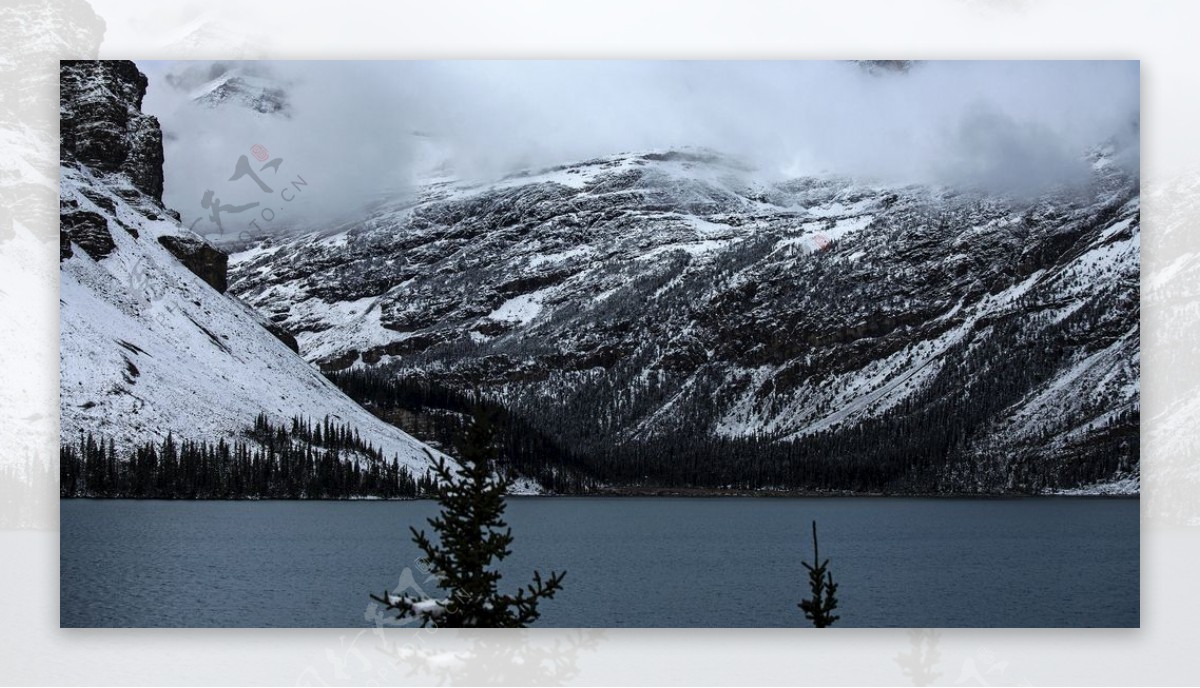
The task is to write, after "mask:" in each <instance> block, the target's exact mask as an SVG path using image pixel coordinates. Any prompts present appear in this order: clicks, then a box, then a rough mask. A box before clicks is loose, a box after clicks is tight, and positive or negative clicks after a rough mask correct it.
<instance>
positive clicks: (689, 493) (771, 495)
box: [58, 488, 1141, 503]
mask: <svg viewBox="0 0 1200 688" xmlns="http://www.w3.org/2000/svg"><path fill="white" fill-rule="evenodd" d="M505 498H506V499H529V500H536V499H589V498H590V499H638V498H642V499H646V498H651V499H977V500H989V499H991V500H998V499H1141V493H1140V492H1138V493H1132V494H1054V493H1032V492H994V493H987V492H983V493H981V492H934V493H920V492H895V493H891V492H811V491H798V490H771V491H753V490H711V489H701V488H613V489H611V490H603V491H597V492H590V493H586V494H529V493H525V494H509V495H505ZM58 500H59V502H60V503H61V502H65V501H74V500H80V501H96V502H103V501H126V502H154V501H157V502H420V501H431V502H432V501H437V497H436V496H432V495H431V496H428V497H390V498H385V497H93V496H70V497H62V496H60V497H59V498H58Z"/></svg>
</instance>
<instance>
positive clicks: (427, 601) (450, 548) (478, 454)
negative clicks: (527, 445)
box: [371, 411, 566, 628]
mask: <svg viewBox="0 0 1200 688" xmlns="http://www.w3.org/2000/svg"><path fill="white" fill-rule="evenodd" d="M492 440H493V432H492V423H491V419H490V418H488V417H487V416H486V415H485V414H484V413H483V412H482V411H476V413H475V417H474V419H473V421H472V423H471V426H470V428H469V429H468V431H467V434H466V437H465V438H464V440H463V441H462V442H460V443H459V454H460V459H459V464H460V465H459V467H458V468H454V469H451V468H450V467H449V466H448V465H447V464H446V463H445V461H443V460H441V459H439V460H437V461H436V462H435V463H434V467H433V472H434V474H435V476H436V478H437V482H438V484H439V490H438V504H440V505H441V507H442V509H441V512H440V513H439V514H438V515H437V516H436V517H434V518H431V519H429V525H430V526H431V527H432V528H433V530H434V531H435V532H436V533H437V534H438V537H439V542H437V543H434V542H433V541H432V540H430V539H429V537H428V536H427V535H426V534H425V531H419V532H418V531H417V529H416V528H411V527H410V528H409V530H411V531H412V535H413V542H415V543H416V544H417V546H418V547H420V548H421V551H423V552H424V553H425V556H424V560H425V564H426V565H427V566H428V568H429V572H430V574H431V575H433V576H434V577H435V578H437V579H438V586H439V587H440V588H441V589H442V590H443V591H445V592H446V593H447V596H446V597H445V598H444V599H433V598H430V597H426V596H420V597H417V596H412V595H409V594H408V593H404V594H401V595H399V596H396V595H389V594H387V593H386V592H385V593H384V594H383V595H382V596H376V595H372V596H371V598H372V599H374V600H376V601H377V602H380V603H382V604H384V605H386V607H387V608H388V609H389V610H391V611H395V612H396V614H397V617H398V618H401V619H416V620H418V621H420V622H421V626H422V627H426V626H437V627H439V628H524V627H525V626H527V625H529V624H531V623H533V622H534V621H536V620H537V618H538V617H539V616H540V612H539V611H538V604H539V603H540V602H541V601H542V600H544V599H551V598H553V597H554V595H555V593H557V592H558V591H559V590H561V589H562V581H563V577H564V576H566V572H565V571H564V572H561V573H556V572H551V574H550V577H549V578H548V579H545V580H543V579H542V574H541V573H540V572H537V571H535V572H534V574H533V582H532V583H530V584H529V585H527V586H525V587H524V588H520V589H518V590H517V593H516V594H515V595H509V594H501V593H500V592H499V590H498V589H497V583H498V582H499V580H500V572H499V571H497V570H495V568H494V564H495V563H497V562H499V561H500V560H502V559H504V558H505V557H507V556H508V555H509V554H512V550H510V549H509V546H510V545H511V544H512V542H513V535H512V529H511V528H509V527H508V524H506V523H505V522H504V520H503V515H504V509H505V506H506V505H505V501H504V495H505V493H506V492H507V491H508V488H509V487H510V486H511V484H512V480H511V478H507V477H497V475H496V472H495V471H494V470H493V469H494V465H493V464H494V460H493V457H494V456H495V454H494V448H493V441H492ZM430 458H432V455H430Z"/></svg>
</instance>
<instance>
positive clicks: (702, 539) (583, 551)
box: [61, 498, 1139, 627]
mask: <svg viewBox="0 0 1200 688" xmlns="http://www.w3.org/2000/svg"><path fill="white" fill-rule="evenodd" d="M436 508H437V505H436V504H435V503H434V502H430V501H413V502H166V501H124V500H113V501H101V500H96V501H93V500H64V501H63V502H62V506H61V514H62V520H61V527H62V534H61V585H62V597H61V623H62V625H63V626H336V627H356V626H358V627H361V626H366V625H371V624H372V623H373V621H372V620H371V619H372V618H373V617H372V615H373V613H374V612H376V611H377V610H376V609H375V608H374V606H373V605H372V604H371V602H370V600H369V597H368V594H369V593H372V592H374V593H379V592H382V591H383V590H384V589H385V588H387V589H389V590H392V589H395V588H396V587H397V585H398V584H400V583H401V581H402V580H404V581H407V580H409V579H407V578H405V577H404V573H405V570H406V569H408V573H409V574H410V575H411V576H412V578H411V580H412V581H413V582H415V583H416V584H418V585H420V584H422V583H423V582H424V581H425V579H426V576H425V575H424V573H423V572H422V571H421V570H420V568H419V566H418V564H417V559H418V557H419V551H418V550H417V549H416V547H415V546H414V545H413V544H412V542H411V541H410V537H409V533H408V527H409V526H410V525H415V526H417V527H418V528H420V527H422V526H424V523H425V518H426V517H428V516H430V515H432V514H433V513H434V512H435V510H436ZM1138 508H1139V503H1138V500H1136V499H1078V498H1038V499H997V500H986V499H883V498H880V499H782V498H779V499H775V498H758V499H754V498H745V499H742V498H708V499H704V498H697V499H681V498H594V499H593V498H524V499H521V498H515V499H511V500H510V501H509V509H508V521H509V523H510V525H511V526H512V528H513V532H514V534H515V535H516V542H515V543H514V546H513V550H514V553H513V555H512V556H511V557H509V558H508V559H506V560H505V562H504V565H503V566H502V567H501V569H502V571H503V572H504V573H505V576H506V577H505V579H504V580H503V581H501V588H502V589H503V590H505V591H513V590H515V588H516V586H517V585H518V584H524V583H525V582H527V581H528V579H529V576H530V574H531V572H532V571H533V570H534V569H535V568H536V569H540V570H541V571H542V572H543V573H549V571H550V570H551V569H566V570H567V572H568V573H567V578H566V585H565V589H564V591H563V592H562V593H561V594H560V595H559V596H558V597H557V598H556V599H554V600H551V601H548V602H545V603H544V604H543V606H542V609H543V617H542V619H541V620H540V621H539V622H538V625H541V626H564V627H574V626H585V627H616V626H635V627H644V626H702V627H730V626H752V627H762V626H803V625H805V624H806V622H805V620H804V618H803V616H802V614H801V612H800V610H799V609H797V607H796V603H797V602H798V601H799V600H800V599H801V598H802V597H803V596H804V595H805V594H806V589H805V585H806V581H805V577H804V576H805V573H804V571H803V569H802V567H801V561H802V560H803V559H805V558H806V557H808V558H811V549H810V547H811V543H810V523H811V521H812V520H813V519H816V520H817V522H818V525H819V528H820V536H821V553H822V556H823V557H824V556H828V557H829V558H830V559H831V568H832V570H833V573H834V577H835V579H836V580H837V581H838V582H839V584H840V586H841V589H840V594H839V597H840V600H841V605H840V609H839V610H838V611H839V612H840V614H841V617H842V618H841V621H840V622H838V625H839V626H913V627H950V626H1126V627H1127V626H1137V625H1138V623H1139V617H1138V614H1139V590H1138V587H1139V548H1138V542H1139V526H1138ZM401 587H403V586H401ZM426 590H431V588H429V587H426Z"/></svg>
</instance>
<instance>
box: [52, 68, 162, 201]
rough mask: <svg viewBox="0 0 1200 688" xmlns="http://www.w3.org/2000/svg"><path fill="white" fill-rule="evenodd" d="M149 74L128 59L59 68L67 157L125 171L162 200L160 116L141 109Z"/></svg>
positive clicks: (64, 153) (62, 138)
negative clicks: (156, 116) (143, 111)
mask: <svg viewBox="0 0 1200 688" xmlns="http://www.w3.org/2000/svg"><path fill="white" fill-rule="evenodd" d="M146 85H147V82H146V76H145V75H144V74H142V73H141V72H139V71H138V69H137V66H136V65H134V63H133V62H130V61H127V60H63V61H62V65H61V68H60V72H59V89H60V103H59V104H60V140H59V142H60V146H61V158H62V159H63V160H64V161H69V160H75V161H78V162H79V163H82V164H84V165H87V166H88V167H90V168H92V169H93V170H95V171H99V172H109V173H123V174H125V175H127V176H128V177H129V179H130V181H131V182H132V183H133V186H134V187H136V188H137V189H138V190H140V191H142V192H143V193H145V194H147V195H149V196H151V197H152V198H154V199H155V200H156V201H159V202H161V201H162V187H163V171H162V165H163V147H162V130H161V129H160V128H159V126H158V120H157V119H156V118H154V117H151V116H150V115H146V114H143V113H142V111H141V107H142V98H143V97H144V96H145V95H146Z"/></svg>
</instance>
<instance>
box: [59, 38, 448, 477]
mask: <svg viewBox="0 0 1200 688" xmlns="http://www.w3.org/2000/svg"><path fill="white" fill-rule="evenodd" d="M145 89H146V78H145V76H144V75H142V74H141V73H140V72H139V71H138V70H137V68H136V67H135V66H134V65H133V63H131V62H117V61H64V63H63V66H62V71H61V93H62V96H61V98H62V100H61V108H62V113H61V115H62V125H61V126H62V129H61V135H62V139H61V141H62V170H61V174H62V177H61V192H60V193H61V195H60V212H61V234H60V263H61V264H60V280H61V295H60V309H61V388H60V392H61V397H60V411H61V423H62V430H61V436H62V439H63V441H66V442H70V441H74V440H76V439H77V438H78V437H79V436H80V434H81V433H89V432H90V433H93V434H95V435H97V436H99V437H101V438H112V439H114V440H115V442H116V444H117V446H120V447H128V446H131V445H133V444H137V443H142V442H146V441H157V440H159V439H161V438H162V437H165V436H166V435H167V434H168V433H173V435H174V436H175V437H176V438H180V439H193V440H207V441H216V440H218V439H225V440H227V441H228V440H233V439H237V438H241V437H243V435H244V432H245V430H246V429H247V428H249V427H250V426H251V425H252V424H253V423H254V421H255V418H256V416H257V415H258V414H260V413H265V414H266V415H267V416H268V418H269V419H270V420H271V422H273V423H277V424H283V423H286V422H288V421H289V420H290V419H291V418H292V417H295V416H300V417H306V418H310V419H314V420H320V419H322V418H324V417H326V416H328V417H329V418H331V419H332V420H333V421H335V422H336V423H337V424H339V425H342V424H348V425H350V426H352V427H354V428H356V429H357V430H358V431H359V433H360V434H361V435H362V437H363V438H364V439H365V440H367V441H369V442H371V443H372V444H373V445H374V446H375V447H378V448H381V449H382V451H383V453H384V455H385V456H386V457H389V458H390V457H393V456H395V457H398V458H399V461H400V463H401V465H404V466H408V467H410V468H414V469H423V468H424V467H425V466H426V465H427V461H428V457H427V455H426V454H425V452H424V449H425V446H424V445H423V444H421V443H420V442H418V441H417V440H415V439H413V438H412V437H410V436H409V435H407V434H406V433H404V432H402V431H400V430H398V429H397V428H395V427H394V426H392V425H389V424H387V423H384V422H383V421H381V420H379V419H378V418H376V417H375V416H373V415H372V414H370V413H368V412H367V411H365V410H364V409H363V408H362V407H360V406H359V405H358V404H356V403H355V402H354V401H352V400H351V399H349V398H348V397H346V396H345V395H344V394H342V393H341V392H340V391H339V390H338V389H337V388H336V387H334V386H333V385H332V384H331V383H330V382H329V381H328V380H326V379H325V378H324V377H323V376H322V375H321V374H320V373H319V372H318V371H317V370H316V369H314V368H313V367H312V366H310V365H309V364H308V363H306V362H305V361H304V360H303V359H302V358H300V357H299V356H298V355H297V354H296V353H295V351H293V349H292V348H289V344H290V345H291V346H292V347H294V346H295V342H294V340H291V338H290V336H288V335H287V334H286V333H284V332H282V331H281V330H279V329H278V328H276V327H274V326H273V325H272V324H271V323H269V322H266V321H265V320H264V319H263V318H262V317H261V316H259V315H257V314H256V313H255V312H254V311H253V310H252V309H250V308H249V307H247V306H246V305H245V304H243V303H242V302H241V301H239V300H238V299H237V298H236V297H235V296H232V295H230V294H227V293H225V283H226V274H225V271H226V256H225V254H223V253H221V252H220V251H218V250H216V249H214V248H212V247H211V246H209V245H208V244H207V243H205V242H204V241H203V239H201V238H200V237H198V236H196V235H195V234H193V233H191V232H190V231H188V230H187V229H186V228H184V227H183V226H181V225H180V223H179V221H178V215H177V214H175V213H174V212H173V211H171V210H169V209H167V208H165V207H164V206H163V204H162V201H161V195H162V136H161V133H160V130H159V127H158V122H157V121H156V120H155V119H154V118H153V117H149V116H147V115H144V114H143V113H142V112H141V111H140V107H141V102H142V97H143V96H144V94H145ZM269 330H274V332H272V331H269Z"/></svg>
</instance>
